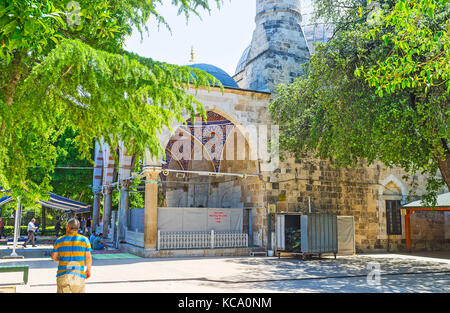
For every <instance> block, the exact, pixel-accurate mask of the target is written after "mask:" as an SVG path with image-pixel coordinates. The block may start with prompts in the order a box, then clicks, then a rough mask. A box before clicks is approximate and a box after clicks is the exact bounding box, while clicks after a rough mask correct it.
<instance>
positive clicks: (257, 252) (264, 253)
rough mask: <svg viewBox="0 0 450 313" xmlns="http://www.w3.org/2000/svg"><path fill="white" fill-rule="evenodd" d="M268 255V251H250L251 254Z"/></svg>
mask: <svg viewBox="0 0 450 313" xmlns="http://www.w3.org/2000/svg"><path fill="white" fill-rule="evenodd" d="M257 255H259V256H267V252H266V251H251V252H250V256H253V257H254V256H257Z"/></svg>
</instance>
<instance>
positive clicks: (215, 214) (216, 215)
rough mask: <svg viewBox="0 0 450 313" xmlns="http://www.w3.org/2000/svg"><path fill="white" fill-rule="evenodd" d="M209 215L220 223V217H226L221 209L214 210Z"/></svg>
mask: <svg viewBox="0 0 450 313" xmlns="http://www.w3.org/2000/svg"><path fill="white" fill-rule="evenodd" d="M209 217H212V218H214V219H215V220H216V223H222V218H224V217H228V215H226V214H225V213H224V212H223V211H219V212H214V214H210V215H209Z"/></svg>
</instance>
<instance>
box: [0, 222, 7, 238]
mask: <svg viewBox="0 0 450 313" xmlns="http://www.w3.org/2000/svg"><path fill="white" fill-rule="evenodd" d="M4 230H5V221H4V220H3V217H0V239H2V237H5V238H6V236H4V235H3V232H4Z"/></svg>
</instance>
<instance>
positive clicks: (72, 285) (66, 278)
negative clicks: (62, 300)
mask: <svg viewBox="0 0 450 313" xmlns="http://www.w3.org/2000/svg"><path fill="white" fill-rule="evenodd" d="M56 285H57V291H56V292H57V293H85V279H84V278H82V277H79V276H75V275H70V274H68V275H63V276H59V277H57V278H56Z"/></svg>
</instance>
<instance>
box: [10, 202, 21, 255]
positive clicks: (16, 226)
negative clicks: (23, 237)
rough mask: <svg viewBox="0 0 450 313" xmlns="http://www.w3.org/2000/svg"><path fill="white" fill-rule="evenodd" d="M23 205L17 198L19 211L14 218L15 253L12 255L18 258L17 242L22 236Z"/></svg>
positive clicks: (17, 210)
mask: <svg viewBox="0 0 450 313" xmlns="http://www.w3.org/2000/svg"><path fill="white" fill-rule="evenodd" d="M21 207H22V206H21V204H20V197H17V209H16V214H15V218H14V243H13V251H12V253H11V256H12V257H17V256H18V255H17V253H16V246H17V240H18V234H20V218H21V215H22V214H21Z"/></svg>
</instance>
